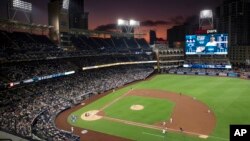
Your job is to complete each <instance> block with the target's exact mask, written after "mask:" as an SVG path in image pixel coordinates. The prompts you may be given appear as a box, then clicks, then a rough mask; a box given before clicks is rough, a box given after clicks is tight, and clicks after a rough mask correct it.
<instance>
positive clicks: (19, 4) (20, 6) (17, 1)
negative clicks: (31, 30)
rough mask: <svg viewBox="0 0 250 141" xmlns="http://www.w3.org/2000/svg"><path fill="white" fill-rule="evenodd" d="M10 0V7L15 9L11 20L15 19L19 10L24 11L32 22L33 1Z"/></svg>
mask: <svg viewBox="0 0 250 141" xmlns="http://www.w3.org/2000/svg"><path fill="white" fill-rule="evenodd" d="M10 2H11V4H10V9H11V10H13V15H12V16H11V20H15V17H16V14H17V12H22V13H24V15H25V17H26V19H27V21H28V22H29V23H32V16H31V15H32V14H31V12H32V4H31V3H29V2H25V1H22V0H12V1H10ZM9 13H10V12H9ZM9 17H10V16H9Z"/></svg>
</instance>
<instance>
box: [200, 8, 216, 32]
mask: <svg viewBox="0 0 250 141" xmlns="http://www.w3.org/2000/svg"><path fill="white" fill-rule="evenodd" d="M213 22H214V20H213V11H212V10H209V9H206V10H202V11H201V12H200V18H199V28H200V29H204V28H205V29H213V28H214V23H213Z"/></svg>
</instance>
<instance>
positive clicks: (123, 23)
mask: <svg viewBox="0 0 250 141" xmlns="http://www.w3.org/2000/svg"><path fill="white" fill-rule="evenodd" d="M117 25H118V27H119V28H121V29H125V31H126V32H127V33H131V32H132V31H133V29H134V28H136V27H139V26H140V22H139V21H136V20H132V19H131V20H123V19H118V20H117Z"/></svg>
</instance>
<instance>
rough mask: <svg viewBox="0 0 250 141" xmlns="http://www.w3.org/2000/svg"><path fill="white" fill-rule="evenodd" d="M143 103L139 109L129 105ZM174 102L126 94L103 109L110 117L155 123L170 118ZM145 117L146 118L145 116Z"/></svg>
mask: <svg viewBox="0 0 250 141" xmlns="http://www.w3.org/2000/svg"><path fill="white" fill-rule="evenodd" d="M134 104H138V105H143V106H144V109H143V110H141V111H133V110H130V107H131V105H134ZM173 107H174V103H173V102H170V101H168V100H165V99H158V98H148V97H141V96H128V97H125V98H123V99H121V100H119V101H118V102H116V103H114V104H113V105H111V106H110V107H108V108H107V109H105V110H104V112H105V115H106V116H108V117H112V118H117V119H122V120H128V121H134V122H140V123H146V124H155V123H159V122H162V121H164V120H165V121H166V120H168V119H169V118H170V116H171V113H172V110H173ZM145 117H146V118H145Z"/></svg>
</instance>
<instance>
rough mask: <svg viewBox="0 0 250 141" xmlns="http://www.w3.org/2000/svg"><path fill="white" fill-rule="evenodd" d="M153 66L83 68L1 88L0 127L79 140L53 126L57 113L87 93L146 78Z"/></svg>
mask: <svg viewBox="0 0 250 141" xmlns="http://www.w3.org/2000/svg"><path fill="white" fill-rule="evenodd" d="M153 71H154V70H153V68H152V67H146V66H142V65H136V66H130V67H129V66H123V67H122V66H117V67H112V68H105V69H101V70H89V71H81V72H78V73H76V74H74V75H72V76H67V77H61V78H56V79H52V80H45V81H41V82H38V83H35V84H32V85H25V86H21V87H17V88H13V89H9V90H4V91H1V93H0V99H1V101H0V102H1V103H0V105H1V108H0V129H1V130H4V131H7V132H11V133H14V134H17V135H19V136H22V137H27V138H32V137H34V136H36V137H38V138H41V139H44V140H62V141H66V140H79V138H78V137H77V136H74V135H73V134H72V133H70V132H66V131H62V130H60V129H57V128H56V127H55V125H54V118H55V116H56V113H59V112H60V111H62V110H64V109H66V108H68V107H71V106H73V105H75V104H77V103H79V102H80V101H81V100H83V99H85V98H86V97H87V95H88V97H89V96H91V95H96V94H100V93H103V92H105V91H108V90H111V89H115V88H118V87H120V86H123V85H125V84H127V83H130V82H134V81H136V80H142V79H145V78H147V77H148V76H149V75H150V74H151V73H153Z"/></svg>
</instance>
